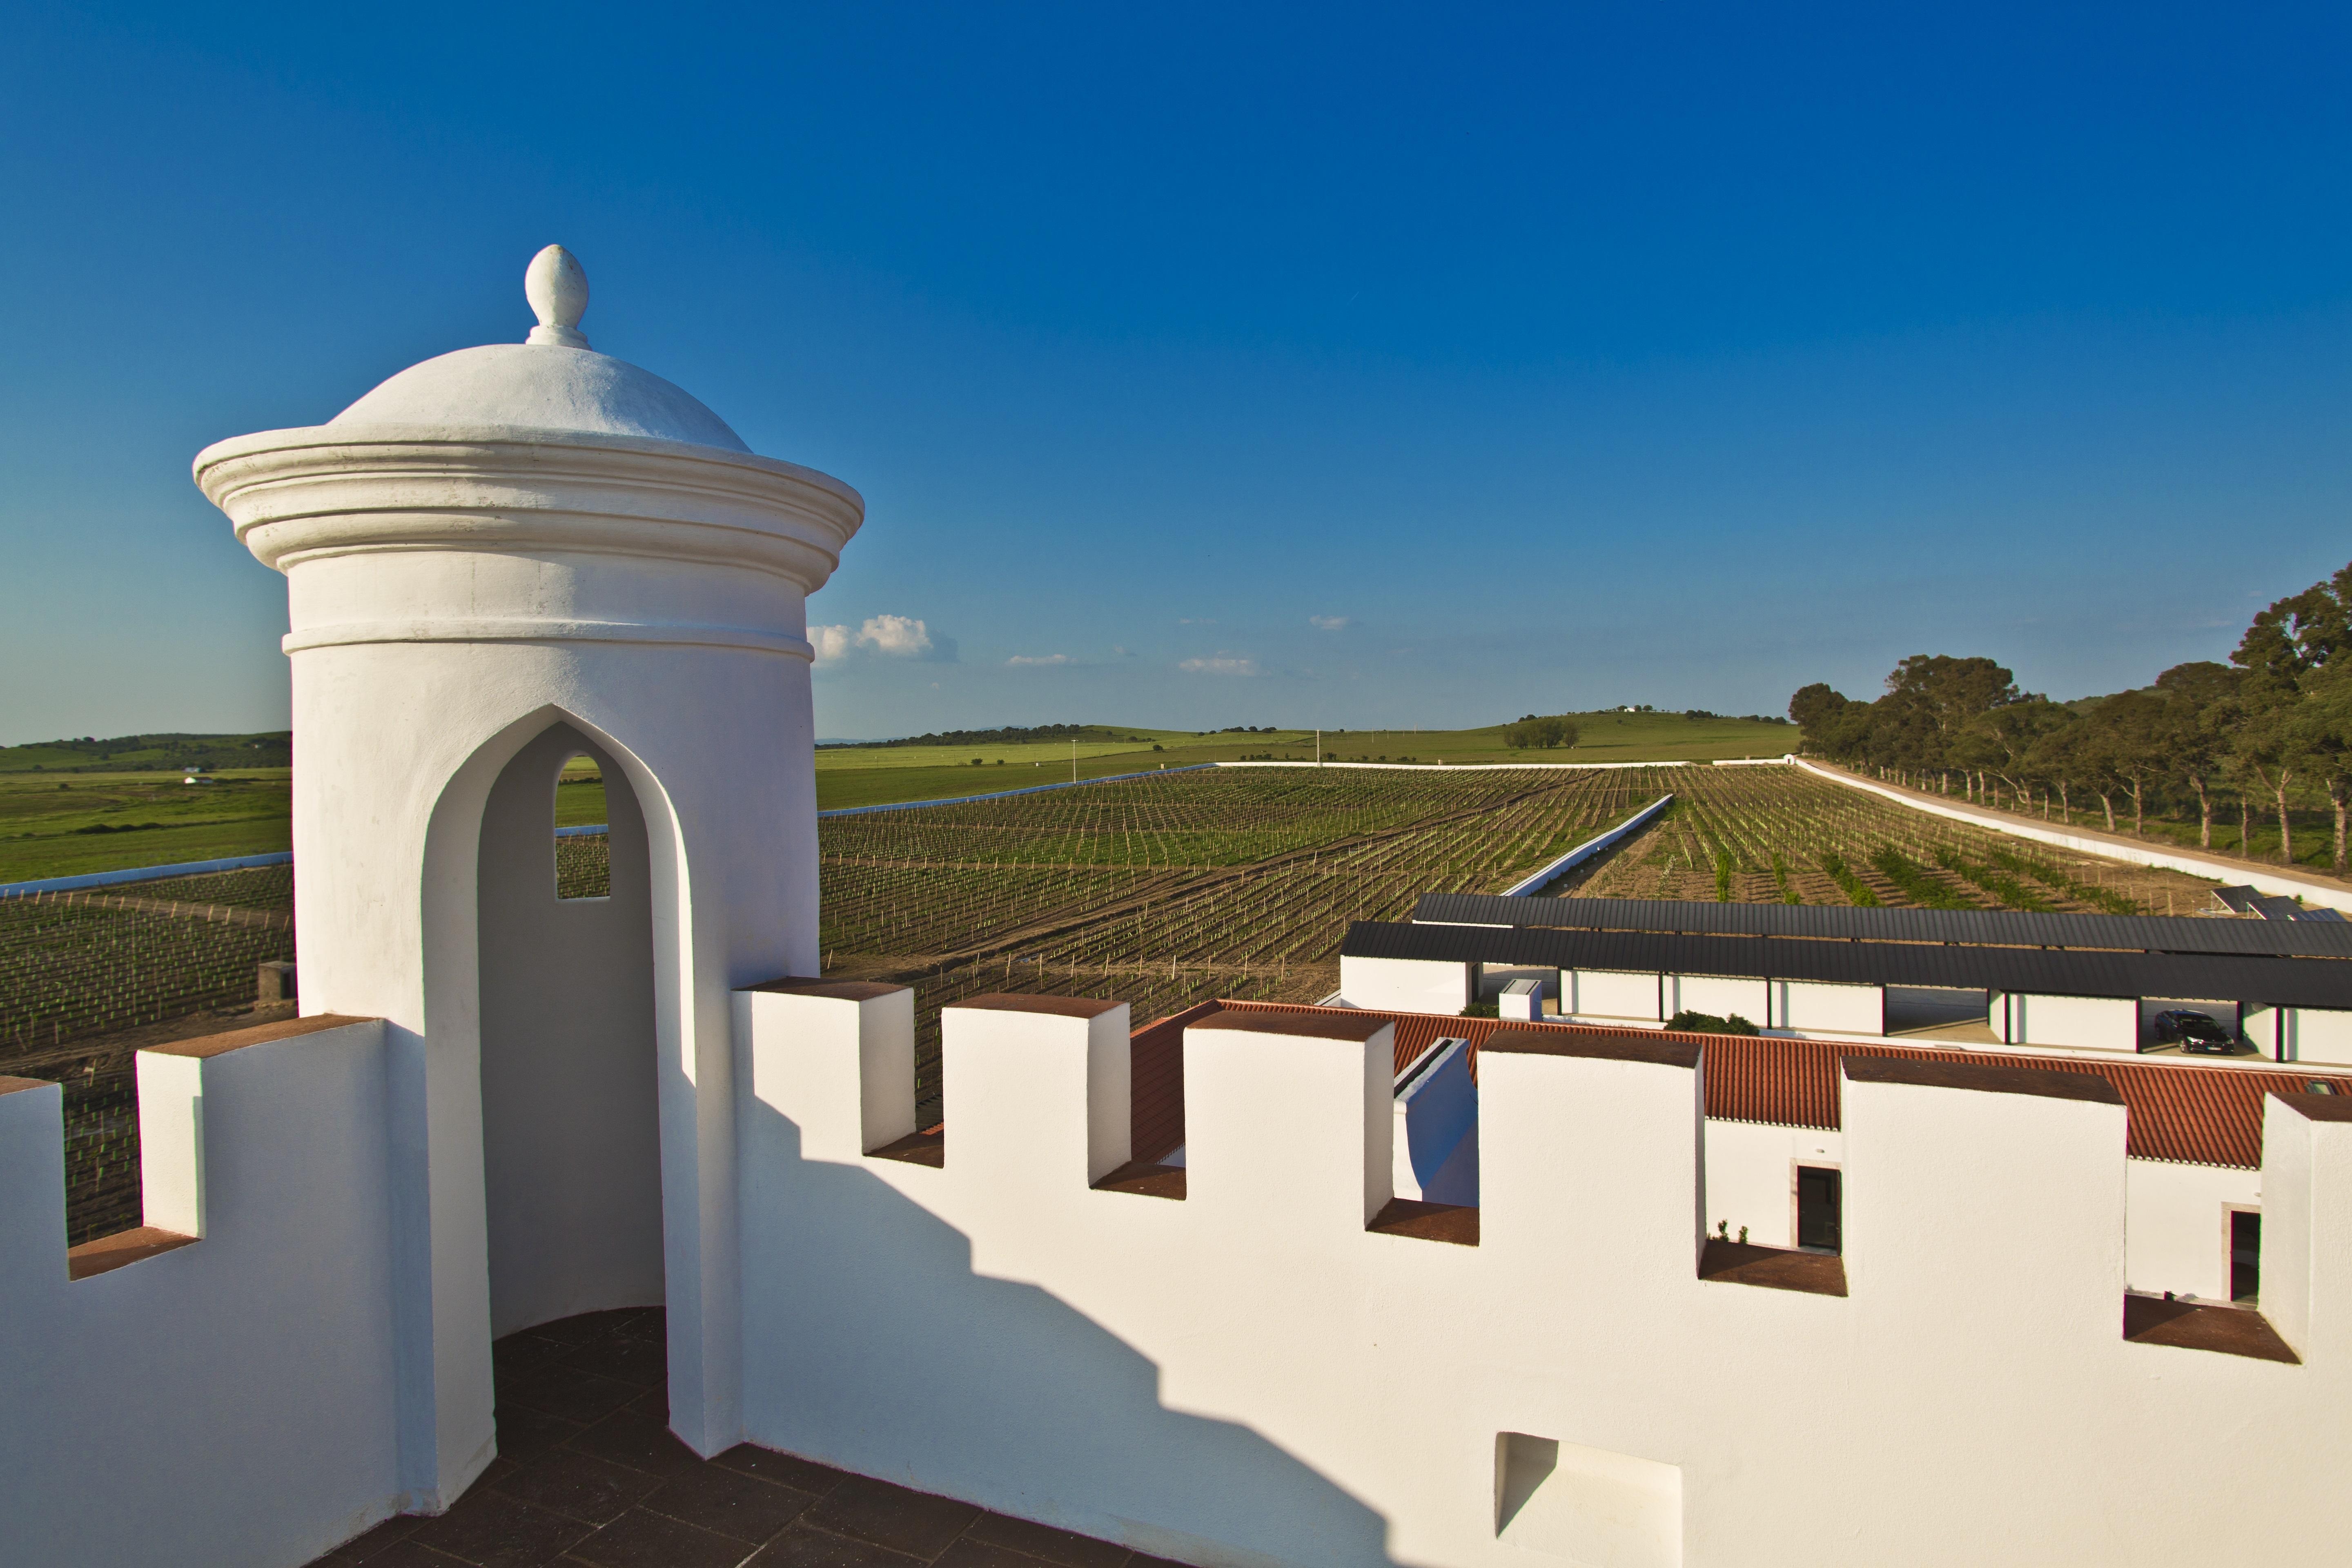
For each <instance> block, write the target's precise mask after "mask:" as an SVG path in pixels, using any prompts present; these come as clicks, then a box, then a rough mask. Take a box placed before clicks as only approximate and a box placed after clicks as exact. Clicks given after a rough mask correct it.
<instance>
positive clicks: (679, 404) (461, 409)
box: [328, 343, 751, 452]
mask: <svg viewBox="0 0 2352 1568" xmlns="http://www.w3.org/2000/svg"><path fill="white" fill-rule="evenodd" d="M328 423H329V424H330V425H331V426H383V425H392V426H401V425H406V426H420V427H424V428H446V427H449V426H466V427H478V426H485V425H505V426H516V427H519V428H521V429H528V430H550V431H562V432H565V433H567V434H573V435H577V434H581V433H590V434H595V435H604V436H636V437H651V438H653V439H656V440H661V441H688V442H692V443H694V444H696V445H698V446H703V447H724V448H726V449H727V450H729V451H730V452H749V451H750V450H751V448H750V447H746V446H745V445H743V438H742V437H740V436H738V435H736V434H735V432H734V431H733V430H731V429H730V428H728V426H727V422H726V421H725V420H724V419H721V418H719V416H718V415H716V414H713V413H712V412H710V410H709V409H708V408H706V407H704V406H703V405H701V403H699V402H698V401H697V400H696V399H695V397H694V395H692V394H691V393H688V391H687V390H686V389H685V388H684V387H682V386H678V385H676V384H672V383H670V382H667V381H664V380H663V379H662V378H661V377H660V376H657V375H656V374H653V372H651V371H649V370H641V369H639V368H638V367H637V366H635V365H633V364H631V363H628V362H627V361H626V360H617V359H614V358H613V357H612V356H611V355H610V354H600V353H594V352H593V351H592V350H589V349H582V348H562V347H555V346H552V345H542V344H537V343H486V344H484V345H483V346H482V347H480V348H472V349H459V350H458V351H457V353H446V354H442V355H440V356H439V357H438V358H436V359H429V360H426V361H425V362H424V363H422V364H414V365H411V366H409V367H408V368H407V369H406V370H404V371H402V372H401V373H400V374H398V375H395V376H394V377H393V378H392V379H391V380H389V381H386V382H384V383H383V384H381V385H379V386H377V387H376V388H375V389H374V390H373V391H372V392H370V393H368V394H367V395H365V396H363V397H362V398H360V399H359V400H358V401H357V402H355V403H353V404H352V405H351V406H350V407H349V408H346V409H344V410H343V411H342V412H341V414H338V415H336V416H335V417H334V418H333V419H331V420H330V421H329V422H328Z"/></svg>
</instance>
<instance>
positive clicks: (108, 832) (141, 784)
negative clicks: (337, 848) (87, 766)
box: [0, 768, 292, 882]
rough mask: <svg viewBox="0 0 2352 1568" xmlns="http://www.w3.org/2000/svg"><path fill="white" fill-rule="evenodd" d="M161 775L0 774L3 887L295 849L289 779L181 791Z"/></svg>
mask: <svg viewBox="0 0 2352 1568" xmlns="http://www.w3.org/2000/svg"><path fill="white" fill-rule="evenodd" d="M183 776H184V775H182V774H180V773H176V772H174V773H75V774H73V775H72V776H71V777H69V778H58V777H57V776H56V775H54V774H52V773H47V772H46V771H44V772H43V773H30V772H14V773H0V882H27V881H35V880H39V879H45V878H49V877H75V876H80V875H83V874H84V873H87V872H91V871H116V870H121V869H123V868H128V867H133V866H172V865H178V864H182V863H184V862H186V861H192V860H222V859H226V858H229V857H231V856H236V855H267V854H270V853H273V852H275V851H278V850H282V849H286V848H289V847H291V845H292V839H291V837H290V834H291V822H290V816H289V813H290V791H291V788H292V784H291V771H290V770H289V769H286V768H256V769H251V770H246V771H241V772H237V773H221V774H217V775H211V776H214V777H215V778H216V779H217V782H216V783H213V784H183V783H182V782H181V779H182V777H183Z"/></svg>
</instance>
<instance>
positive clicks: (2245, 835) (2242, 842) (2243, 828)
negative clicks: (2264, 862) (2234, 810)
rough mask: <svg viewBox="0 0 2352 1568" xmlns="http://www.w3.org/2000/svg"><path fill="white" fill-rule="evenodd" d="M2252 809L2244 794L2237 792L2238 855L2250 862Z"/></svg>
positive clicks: (2252, 836) (2252, 828)
mask: <svg viewBox="0 0 2352 1568" xmlns="http://www.w3.org/2000/svg"><path fill="white" fill-rule="evenodd" d="M2253 843H2254V807H2253V803H2252V802H2251V801H2249V800H2248V799H2247V798H2246V792H2245V791H2244V790H2240V791H2239V792H2238V853H2239V854H2241V855H2242V856H2244V857H2245V858H2247V859H2249V860H2251V859H2252V858H2254V850H2253Z"/></svg>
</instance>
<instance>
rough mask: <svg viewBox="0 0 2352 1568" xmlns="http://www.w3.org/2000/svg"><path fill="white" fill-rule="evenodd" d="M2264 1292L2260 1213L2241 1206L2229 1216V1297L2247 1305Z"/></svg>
mask: <svg viewBox="0 0 2352 1568" xmlns="http://www.w3.org/2000/svg"><path fill="white" fill-rule="evenodd" d="M2262 1294H2263V1216H2262V1215H2258V1214H2252V1213H2249V1212H2248V1211H2246V1210H2244V1209H2236V1210H2232V1211H2231V1215H2230V1300H2232V1301H2242V1302H2244V1303H2246V1304H2247V1305H2248V1306H2252V1305H2253V1303H2254V1302H2256V1301H2257V1300H2261V1299H2262Z"/></svg>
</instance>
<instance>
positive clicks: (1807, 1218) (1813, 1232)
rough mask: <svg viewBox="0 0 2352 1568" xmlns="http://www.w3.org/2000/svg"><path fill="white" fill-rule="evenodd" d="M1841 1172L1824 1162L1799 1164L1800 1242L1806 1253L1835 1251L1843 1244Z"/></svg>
mask: <svg viewBox="0 0 2352 1568" xmlns="http://www.w3.org/2000/svg"><path fill="white" fill-rule="evenodd" d="M1838 1176H1839V1173H1838V1172H1836V1171H1834V1170H1832V1169H1829V1168H1827V1167H1825V1166H1821V1165H1800V1166H1798V1167H1797V1245H1798V1246H1799V1247H1802V1248H1803V1249H1804V1250H1805V1251H1807V1252H1835V1251H1837V1250H1838V1249H1839V1247H1840V1245H1841V1240H1840V1236H1839V1230H1840V1222H1841V1212H1842V1209H1841V1204H1840V1201H1839V1200H1840V1197H1841V1194H1840V1192H1839V1185H1840V1184H1839V1181H1838Z"/></svg>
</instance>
